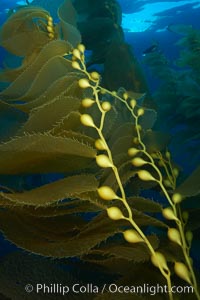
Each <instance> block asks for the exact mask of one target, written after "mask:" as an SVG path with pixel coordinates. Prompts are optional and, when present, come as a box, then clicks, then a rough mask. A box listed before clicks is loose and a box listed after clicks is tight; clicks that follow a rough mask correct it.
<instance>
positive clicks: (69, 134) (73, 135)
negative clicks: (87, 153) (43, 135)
mask: <svg viewBox="0 0 200 300" xmlns="http://www.w3.org/2000/svg"><path fill="white" fill-rule="evenodd" d="M51 134H53V135H56V136H62V137H66V138H70V139H75V140H77V141H79V142H83V143H84V144H87V145H90V146H91V147H93V146H94V144H95V140H94V139H93V138H91V137H89V136H87V135H85V134H82V133H80V132H76V131H72V130H63V131H62V132H60V133H58V132H57V134H56V131H54V130H52V131H51Z"/></svg>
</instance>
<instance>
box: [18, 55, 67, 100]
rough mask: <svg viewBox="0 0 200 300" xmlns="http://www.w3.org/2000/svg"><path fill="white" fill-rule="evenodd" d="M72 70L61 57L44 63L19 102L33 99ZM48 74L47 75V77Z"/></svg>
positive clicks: (55, 57)
mask: <svg viewBox="0 0 200 300" xmlns="http://www.w3.org/2000/svg"><path fill="white" fill-rule="evenodd" d="M71 70H72V66H71V63H70V62H69V61H68V60H67V59H65V58H63V57H61V56H54V57H52V58H51V59H50V60H48V62H46V63H45V64H44V65H43V66H42V68H41V69H40V70H39V72H38V73H37V75H36V77H35V79H34V81H33V82H32V84H31V86H30V88H29V90H28V91H27V92H26V93H25V94H24V95H23V96H22V97H20V100H25V101H26V99H28V98H29V99H34V98H36V97H38V96H39V95H40V94H41V93H43V92H44V91H45V90H46V89H47V88H48V87H49V86H50V85H51V84H52V83H53V82H54V81H55V80H57V79H58V78H59V77H62V76H64V75H66V73H67V72H69V71H71ZM47 74H48V75H47Z"/></svg>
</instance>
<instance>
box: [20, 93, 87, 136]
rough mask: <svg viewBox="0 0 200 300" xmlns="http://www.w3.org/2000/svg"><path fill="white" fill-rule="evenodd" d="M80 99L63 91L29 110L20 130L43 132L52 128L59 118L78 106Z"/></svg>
mask: <svg viewBox="0 0 200 300" xmlns="http://www.w3.org/2000/svg"><path fill="white" fill-rule="evenodd" d="M80 102H81V100H80V99H78V98H75V97H73V96H66V95H65V92H64V93H62V94H61V95H58V96H57V97H55V98H54V99H52V100H51V102H48V103H46V104H44V105H42V106H40V107H38V108H37V109H34V110H32V111H31V113H30V115H29V119H28V120H27V122H26V123H25V124H24V126H23V127H22V128H21V130H20V131H21V132H45V131H48V130H50V129H52V128H53V126H55V125H56V123H58V122H59V121H60V120H61V119H63V118H64V117H65V116H68V115H69V114H70V113H71V112H72V111H76V110H78V109H79V107H80Z"/></svg>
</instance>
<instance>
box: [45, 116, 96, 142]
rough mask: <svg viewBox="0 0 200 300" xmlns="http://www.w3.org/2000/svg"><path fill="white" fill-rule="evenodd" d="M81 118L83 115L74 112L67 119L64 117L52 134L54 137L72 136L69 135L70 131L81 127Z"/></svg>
mask: <svg viewBox="0 0 200 300" xmlns="http://www.w3.org/2000/svg"><path fill="white" fill-rule="evenodd" d="M80 117H81V114H80V113H79V112H78V111H72V112H71V113H69V114H68V115H67V116H66V117H64V118H63V119H61V120H60V121H59V122H58V123H57V124H56V125H55V126H54V127H53V128H52V130H51V131H50V133H51V134H52V135H57V136H63V137H68V136H70V134H68V131H69V130H76V129H77V128H78V127H79V126H80V125H81V122H80ZM77 134H78V133H77ZM85 136H86V135H85ZM72 137H73V134H72ZM88 138H89V137H88ZM91 139H92V138H91ZM93 145H94V144H93Z"/></svg>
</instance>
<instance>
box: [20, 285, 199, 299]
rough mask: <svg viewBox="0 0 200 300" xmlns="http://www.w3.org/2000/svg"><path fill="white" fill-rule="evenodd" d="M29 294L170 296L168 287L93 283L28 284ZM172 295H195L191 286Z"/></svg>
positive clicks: (27, 290) (173, 292) (173, 291)
mask: <svg viewBox="0 0 200 300" xmlns="http://www.w3.org/2000/svg"><path fill="white" fill-rule="evenodd" d="M25 291H26V292H27V293H32V292H35V293H37V294H54V295H56V294H59V295H62V296H65V295H67V294H103V293H109V294H117V293H118V294H137V295H141V294H146V295H150V296H154V295H156V294H168V293H169V292H170V291H169V290H168V287H167V285H160V284H156V285H150V284H148V283H144V284H142V285H117V284H115V283H111V284H104V285H103V286H97V285H94V284H92V283H88V284H80V283H74V284H73V285H68V284H66V285H64V284H61V283H51V284H45V283H38V284H36V285H35V286H34V285H32V284H27V285H26V286H25ZM171 293H172V294H191V293H194V290H193V287H191V286H172V287H171Z"/></svg>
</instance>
